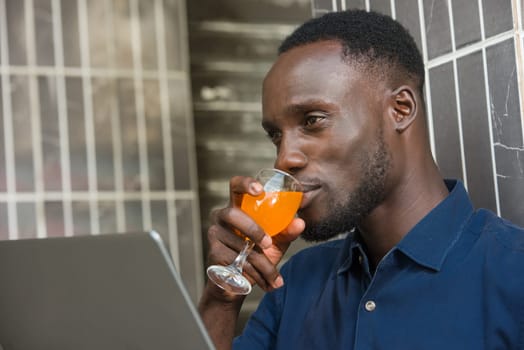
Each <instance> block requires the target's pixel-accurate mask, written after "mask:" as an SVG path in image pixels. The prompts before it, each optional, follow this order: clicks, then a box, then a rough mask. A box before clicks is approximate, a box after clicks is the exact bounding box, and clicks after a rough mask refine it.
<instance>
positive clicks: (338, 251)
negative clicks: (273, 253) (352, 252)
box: [281, 238, 351, 285]
mask: <svg viewBox="0 0 524 350" xmlns="http://www.w3.org/2000/svg"><path fill="white" fill-rule="evenodd" d="M348 239H351V238H344V239H337V240H333V241H329V242H325V243H321V244H317V245H314V246H311V247H308V248H305V249H302V250H301V251H299V252H297V253H296V254H295V255H293V256H292V257H291V258H289V259H288V261H287V262H286V263H285V264H284V265H283V266H282V269H281V273H282V275H283V276H284V279H287V280H288V281H289V282H292V285H304V283H306V284H310V283H312V282H313V281H316V282H320V281H321V280H325V279H326V278H327V277H328V276H329V275H330V274H331V272H332V271H333V270H334V269H333V266H334V265H335V264H336V263H337V261H340V259H341V257H342V255H343V254H342V253H343V252H342V250H343V249H344V248H343V247H344V246H345V245H346V244H345V243H346V241H347V240H348ZM312 277H314V278H312ZM320 283H321V282H320Z"/></svg>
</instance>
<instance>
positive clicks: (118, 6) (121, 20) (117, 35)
mask: <svg viewBox="0 0 524 350" xmlns="http://www.w3.org/2000/svg"><path fill="white" fill-rule="evenodd" d="M112 3H113V31H114V37H113V40H114V43H113V45H114V54H115V59H114V62H113V63H114V65H115V68H126V69H132V68H133V46H132V43H131V41H132V40H131V13H130V12H131V9H130V2H129V1H128V0H113V2H112ZM177 30H178V31H177V32H176V33H179V32H180V30H179V29H178V28H177Z"/></svg>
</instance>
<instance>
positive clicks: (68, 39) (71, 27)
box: [60, 0, 80, 67]
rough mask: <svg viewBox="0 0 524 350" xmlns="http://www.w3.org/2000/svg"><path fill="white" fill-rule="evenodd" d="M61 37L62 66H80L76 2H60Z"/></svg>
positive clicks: (70, 0)
mask: <svg viewBox="0 0 524 350" xmlns="http://www.w3.org/2000/svg"><path fill="white" fill-rule="evenodd" d="M60 9H61V11H62V13H61V15H62V37H63V49H64V65H66V66H68V67H79V66H80V29H79V21H78V3H77V1H76V0H62V1H61V2H60Z"/></svg>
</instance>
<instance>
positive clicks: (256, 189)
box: [249, 182, 263, 193]
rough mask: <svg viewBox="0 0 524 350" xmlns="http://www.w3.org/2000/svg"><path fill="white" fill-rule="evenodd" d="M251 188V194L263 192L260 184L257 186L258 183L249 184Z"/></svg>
mask: <svg viewBox="0 0 524 350" xmlns="http://www.w3.org/2000/svg"><path fill="white" fill-rule="evenodd" d="M249 186H250V187H251V190H252V191H253V192H256V193H259V192H262V190H263V187H262V185H261V184H259V183H258V182H253V183H251V185H249Z"/></svg>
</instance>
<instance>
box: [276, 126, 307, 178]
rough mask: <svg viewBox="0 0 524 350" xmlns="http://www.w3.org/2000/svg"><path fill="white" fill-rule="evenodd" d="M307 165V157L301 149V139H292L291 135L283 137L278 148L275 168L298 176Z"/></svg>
mask: <svg viewBox="0 0 524 350" xmlns="http://www.w3.org/2000/svg"><path fill="white" fill-rule="evenodd" d="M306 165H307V156H306V155H305V154H304V152H302V150H301V148H300V141H299V139H297V138H294V137H290V135H285V136H283V137H282V139H281V140H280V144H279V146H278V148H277V159H276V160H275V168H277V169H281V170H284V171H286V172H288V173H290V174H296V173H297V172H298V171H299V170H300V169H302V168H304V167H305V166H306Z"/></svg>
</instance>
